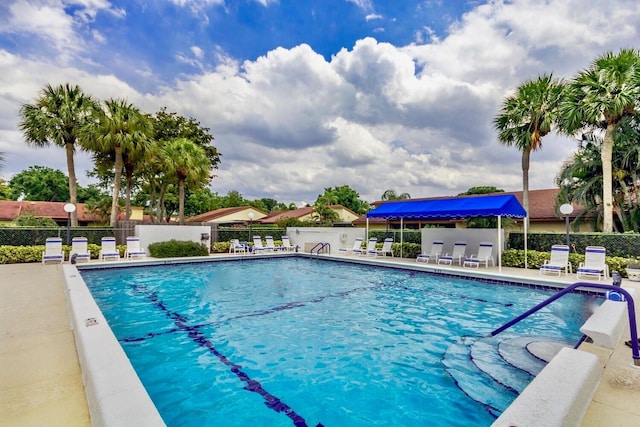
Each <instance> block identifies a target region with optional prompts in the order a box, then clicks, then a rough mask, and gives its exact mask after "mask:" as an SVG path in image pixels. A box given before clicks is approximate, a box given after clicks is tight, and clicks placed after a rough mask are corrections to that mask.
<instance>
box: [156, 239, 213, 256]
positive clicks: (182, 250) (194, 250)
mask: <svg viewBox="0 0 640 427" xmlns="http://www.w3.org/2000/svg"><path fill="white" fill-rule="evenodd" d="M149 252H150V253H151V256H152V257H154V258H169V257H189V256H205V255H209V251H208V250H207V248H206V247H205V246H202V245H201V244H200V243H196V242H191V241H180V240H170V241H168V242H158V243H152V244H150V245H149Z"/></svg>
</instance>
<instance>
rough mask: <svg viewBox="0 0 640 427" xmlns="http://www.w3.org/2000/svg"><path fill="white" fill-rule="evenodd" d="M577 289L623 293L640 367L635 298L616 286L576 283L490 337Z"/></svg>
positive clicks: (636, 364)
mask: <svg viewBox="0 0 640 427" xmlns="http://www.w3.org/2000/svg"><path fill="white" fill-rule="evenodd" d="M576 288H594V289H603V290H607V291H615V292H618V293H621V294H623V295H624V297H625V300H626V303H627V312H628V313H629V330H630V333H631V354H632V356H633V364H634V366H640V350H639V347H638V330H637V328H636V310H635V304H634V302H633V297H632V296H631V294H630V293H629V292H628V291H626V290H625V289H623V288H621V287H619V286H614V285H605V284H600V283H587V282H576V283H574V284H572V285H569V286H567V287H566V288H564V289H563V290H561V291H560V292H558V293H556V294H555V295H552V296H551V297H549V298H547V299H546V300H544V301H542V302H541V303H539V304H537V305H536V306H535V307H533V308H531V309H529V310H527V311H525V312H524V313H522V314H521V315H519V316H518V317H515V318H513V319H511V320H509V321H508V322H507V323H505V324H504V325H502V326H500V327H499V328H497V329H494V330H493V331H491V333H490V334H489V335H488V336H490V337H494V336H496V335H498V334H499V333H500V332H502V331H504V330H505V329H508V328H510V327H511V326H513V325H515V324H516V323H518V322H519V321H521V320H523V319H524V318H526V317H529V316H530V315H532V314H533V313H535V312H536V311H538V310H540V309H542V308H544V307H546V306H547V305H549V304H551V303H552V302H553V301H555V300H557V299H558V298H560V297H562V296H564V295H566V294H568V293H570V292H572V291H573V290H574V289H576Z"/></svg>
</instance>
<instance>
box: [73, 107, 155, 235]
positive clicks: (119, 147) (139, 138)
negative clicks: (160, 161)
mask: <svg viewBox="0 0 640 427" xmlns="http://www.w3.org/2000/svg"><path fill="white" fill-rule="evenodd" d="M152 132H153V127H152V122H151V121H150V120H149V118H148V117H147V116H146V115H144V114H142V113H141V112H140V110H139V109H138V108H137V107H134V106H133V105H132V104H129V103H127V102H126V101H125V100H119V99H109V100H107V101H105V102H104V103H103V108H102V109H101V110H97V111H96V114H95V123H94V124H92V126H86V127H85V128H84V129H83V132H82V133H81V140H82V142H83V146H84V147H85V148H87V149H90V150H91V151H94V152H98V153H102V154H108V155H111V154H113V156H114V159H115V160H114V179H113V196H112V197H113V199H112V203H111V217H110V218H111V219H110V221H109V224H110V226H111V227H115V226H116V225H117V223H118V215H119V212H120V207H119V198H120V197H119V196H120V188H121V182H122V171H123V168H124V156H125V155H126V154H125V153H136V152H144V151H145V150H146V148H147V147H148V146H149V144H150V141H151V137H152V136H153V133H152Z"/></svg>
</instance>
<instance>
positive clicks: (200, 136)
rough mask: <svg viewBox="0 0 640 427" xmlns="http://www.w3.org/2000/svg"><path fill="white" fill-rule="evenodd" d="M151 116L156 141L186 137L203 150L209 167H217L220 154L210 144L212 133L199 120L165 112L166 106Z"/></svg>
mask: <svg viewBox="0 0 640 427" xmlns="http://www.w3.org/2000/svg"><path fill="white" fill-rule="evenodd" d="M153 118H154V124H153V127H154V130H155V134H156V139H157V140H158V141H168V140H170V139H174V138H186V139H188V140H190V141H191V142H193V143H194V144H196V145H198V146H200V147H201V148H202V149H203V150H204V151H205V153H206V155H207V157H208V158H209V164H210V165H211V168H213V169H217V168H218V164H219V163H220V156H222V154H220V153H218V149H217V148H216V147H214V146H213V145H211V143H212V142H213V135H211V133H210V129H209V128H206V127H202V126H201V125H200V122H199V121H197V120H196V119H194V118H192V117H190V118H188V119H187V118H185V117H183V116H180V115H178V114H177V113H167V109H166V107H165V108H162V109H160V111H158V112H157V113H156V114H155V116H154V117H153Z"/></svg>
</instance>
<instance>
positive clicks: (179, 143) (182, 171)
mask: <svg viewBox="0 0 640 427" xmlns="http://www.w3.org/2000/svg"><path fill="white" fill-rule="evenodd" d="M162 163H163V164H164V166H165V170H166V172H167V174H168V175H169V176H174V177H175V178H176V179H177V180H178V203H179V208H178V212H179V218H180V219H179V220H180V224H184V195H185V185H188V186H189V187H190V188H193V189H195V188H199V187H202V186H204V185H206V184H207V182H209V179H210V175H209V173H210V171H211V164H210V163H209V159H208V157H207V154H206V152H205V150H204V149H203V148H202V147H200V146H198V145H196V144H195V143H193V142H192V141H190V140H188V139H186V138H175V139H172V140H170V141H169V142H167V143H166V144H165V145H164V146H163V147H162Z"/></svg>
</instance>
